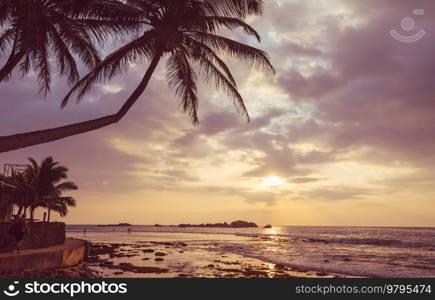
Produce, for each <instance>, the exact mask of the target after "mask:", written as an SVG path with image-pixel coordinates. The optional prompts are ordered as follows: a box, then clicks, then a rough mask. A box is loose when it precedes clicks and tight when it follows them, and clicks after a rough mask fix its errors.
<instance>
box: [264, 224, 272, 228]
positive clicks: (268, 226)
mask: <svg viewBox="0 0 435 300" xmlns="http://www.w3.org/2000/svg"><path fill="white" fill-rule="evenodd" d="M263 228H266V229H270V228H272V225H270V224H267V225H266V226H264V227H263Z"/></svg>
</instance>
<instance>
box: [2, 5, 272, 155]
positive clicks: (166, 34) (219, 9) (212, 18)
mask: <svg viewBox="0 0 435 300" xmlns="http://www.w3.org/2000/svg"><path fill="white" fill-rule="evenodd" d="M125 2H126V3H127V4H128V5H129V6H130V7H133V8H134V9H136V10H137V11H139V12H140V21H139V22H138V24H140V25H141V33H140V34H139V36H134V39H133V40H132V41H131V42H129V43H127V44H126V45H124V46H123V47H121V48H120V49H118V50H117V51H115V52H114V53H112V54H110V55H109V56H108V57H107V58H106V59H105V60H103V61H102V62H101V63H100V64H98V65H97V66H96V67H95V68H94V69H93V70H92V71H91V72H90V73H89V74H87V75H86V76H85V77H84V78H83V79H82V80H80V81H79V82H78V83H77V84H76V85H75V86H74V88H73V89H72V90H71V92H70V93H68V95H67V96H66V97H65V99H64V101H63V103H62V105H63V106H64V105H66V104H67V103H68V101H69V99H70V97H71V95H72V94H74V93H78V98H79V99H81V98H82V97H83V96H84V95H86V93H87V92H88V91H90V89H91V88H92V87H93V86H94V85H95V84H96V83H99V82H103V81H105V80H107V79H111V78H112V77H114V76H115V75H117V74H120V73H122V72H123V71H125V70H126V69H127V68H128V64H129V63H130V62H145V61H150V64H149V66H148V69H147V71H146V72H145V74H144V76H143V78H142V81H141V82H140V84H139V85H138V87H137V88H136V89H135V90H134V91H133V93H132V94H131V96H130V97H129V98H128V99H127V100H126V101H125V103H124V104H123V106H122V107H121V108H120V110H119V111H118V112H117V113H115V114H112V115H109V116H105V117H102V118H99V119H95V120H91V121H86V122H81V123H76V124H71V125H67V126H61V127H57V128H52V129H47V130H41V131H35V132H30V133H24V134H16V135H12V136H5V137H0V153H1V152H6V151H11V150H15V149H19V148H23V147H28V146H32V145H37V144H42V143H48V142H51V141H55V140H58V139H62V138H65V137H68V136H72V135H76V134H80V133H84V132H89V131H93V130H96V129H99V128H102V127H105V126H108V125H111V124H115V123H117V122H119V121H120V120H121V119H122V118H123V117H124V116H125V115H126V113H127V112H128V111H129V110H130V109H131V107H132V106H133V105H134V103H135V102H136V101H137V100H138V99H139V97H140V96H141V95H142V94H143V92H144V91H145V89H146V87H147V85H148V83H149V81H150V79H151V76H152V74H153V73H154V71H155V69H156V67H157V65H158V63H159V62H160V60H161V59H162V58H163V57H168V59H167V75H168V79H169V85H170V86H171V87H173V88H174V89H175V92H176V95H177V96H178V97H179V98H180V102H181V107H182V109H183V111H185V112H187V113H188V114H189V116H190V118H191V119H192V121H193V123H195V124H197V123H198V115H197V109H198V102H199V99H198V94H197V92H198V91H197V85H196V81H197V72H196V70H199V71H200V72H201V74H202V75H204V78H205V79H206V80H207V81H208V80H210V79H214V81H215V84H216V87H217V88H218V89H223V90H224V91H226V92H227V93H228V94H229V96H230V97H231V98H232V99H233V101H234V104H235V106H236V108H237V109H238V111H239V112H240V113H241V114H242V115H243V116H245V118H246V119H247V120H248V121H249V116H248V113H247V110H246V107H245V105H244V101H243V98H242V96H241V95H240V93H239V92H238V88H237V84H236V81H235V79H234V77H233V75H232V74H231V71H230V69H229V67H228V66H227V65H226V63H225V61H224V58H226V57H235V58H237V59H239V60H241V61H243V62H246V63H248V65H249V66H251V67H255V68H258V69H261V70H263V71H266V72H272V73H273V72H274V69H273V67H272V65H271V64H270V62H269V59H268V56H267V54H266V53H265V52H264V51H261V50H259V49H256V48H254V47H251V46H248V45H246V44H243V43H240V42H237V41H235V40H232V39H230V38H226V37H224V36H220V35H218V34H217V32H218V31H219V30H220V29H222V28H224V29H225V28H226V29H229V30H233V29H236V28H241V29H242V30H243V31H244V33H246V34H248V35H250V36H253V37H255V38H256V39H257V40H258V41H260V36H259V34H258V33H257V32H256V31H255V30H254V29H253V28H252V27H251V26H249V25H248V24H246V23H245V22H244V19H245V18H246V17H247V16H248V15H252V14H260V13H261V12H262V7H263V1H262V0H179V1H173V0H125ZM195 67H196V68H195Z"/></svg>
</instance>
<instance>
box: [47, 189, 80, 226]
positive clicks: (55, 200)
mask: <svg viewBox="0 0 435 300" xmlns="http://www.w3.org/2000/svg"><path fill="white" fill-rule="evenodd" d="M77 189H78V187H77V185H76V184H75V183H73V182H71V181H65V182H61V183H59V184H57V185H55V186H54V190H53V191H52V195H51V196H48V197H46V198H44V199H43V202H44V204H43V205H42V206H43V207H46V208H47V221H48V222H50V217H51V211H52V210H53V211H55V212H57V213H59V214H60V216H61V217H65V216H66V215H67V214H68V207H69V206H71V207H75V206H76V200H75V199H74V198H73V197H65V196H62V194H63V193H64V192H66V191H71V190H77Z"/></svg>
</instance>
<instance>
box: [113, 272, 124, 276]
mask: <svg viewBox="0 0 435 300" xmlns="http://www.w3.org/2000/svg"><path fill="white" fill-rule="evenodd" d="M113 274H114V275H122V274H124V272H114V273H113Z"/></svg>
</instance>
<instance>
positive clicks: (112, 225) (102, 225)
mask: <svg viewBox="0 0 435 300" xmlns="http://www.w3.org/2000/svg"><path fill="white" fill-rule="evenodd" d="M98 226H101V227H116V226H131V224H129V223H118V224H101V225H98Z"/></svg>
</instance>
